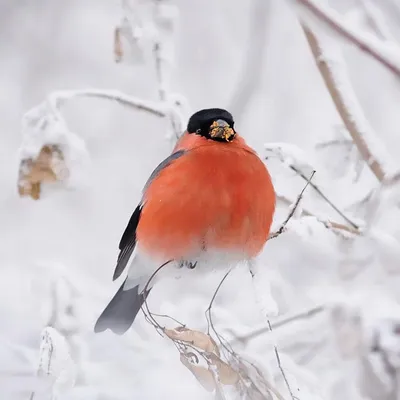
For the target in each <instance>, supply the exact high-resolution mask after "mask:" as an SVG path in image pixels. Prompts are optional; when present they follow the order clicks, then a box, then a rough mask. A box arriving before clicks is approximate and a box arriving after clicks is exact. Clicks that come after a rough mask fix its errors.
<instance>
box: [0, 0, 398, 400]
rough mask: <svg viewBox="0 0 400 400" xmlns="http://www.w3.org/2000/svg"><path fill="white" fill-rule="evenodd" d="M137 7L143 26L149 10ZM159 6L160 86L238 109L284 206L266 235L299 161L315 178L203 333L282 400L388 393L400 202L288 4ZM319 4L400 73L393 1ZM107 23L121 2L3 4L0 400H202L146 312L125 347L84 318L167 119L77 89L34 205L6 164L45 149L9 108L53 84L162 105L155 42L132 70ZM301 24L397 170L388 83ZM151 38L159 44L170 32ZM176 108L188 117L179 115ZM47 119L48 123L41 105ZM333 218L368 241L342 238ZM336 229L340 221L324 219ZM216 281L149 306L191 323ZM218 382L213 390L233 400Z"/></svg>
mask: <svg viewBox="0 0 400 400" xmlns="http://www.w3.org/2000/svg"><path fill="white" fill-rule="evenodd" d="M131 3H132V4H133V10H136V11H138V10H140V12H141V14H140V15H141V16H142V17H143V18H144V21H145V22H146V23H148V22H149V20H150V19H151V13H149V12H150V11H151V9H152V8H151V7H152V6H153V5H154V4H153V3H154V2H152V1H150V0H140V1H136V2H133V1H132V2H131ZM134 3H137V4H134ZM162 3H163V4H164V5H165V3H168V4H166V5H169V4H170V3H169V2H167V1H163V2H162ZM314 3H315V4H318V5H326V3H327V2H326V1H323V0H321V1H318V0H314ZM171 4H173V5H176V7H177V8H176V9H169V11H171V12H172V11H174V10H175V11H176V10H178V11H179V14H178V15H176V16H174V15H175V14H174V12H172V13H171V14H168V13H167V14H165V15H166V18H167V20H168V16H172V17H174V18H176V23H177V25H176V32H175V35H174V37H173V40H172V41H170V37H169V36H168V38H167V39H168V40H167V41H166V42H165V43H164V44H165V45H166V46H167V51H168V54H167V55H168V57H169V58H168V59H167V64H168V65H167V66H168V67H169V66H170V67H171V69H170V72H171V76H170V79H166V82H165V84H166V89H167V92H168V93H169V94H170V95H171V94H172V93H179V94H180V96H182V97H183V98H185V99H186V101H187V104H188V105H189V106H190V110H193V111H194V110H198V109H200V108H206V107H224V108H228V109H230V110H232V112H233V113H234V116H235V115H236V116H237V118H236V119H237V121H236V126H237V129H238V130H239V131H240V133H241V134H242V135H243V136H244V137H245V139H246V140H247V141H248V143H249V144H250V145H252V146H253V147H254V148H256V149H257V151H258V152H259V154H260V155H262V156H268V160H267V165H268V167H269V168H270V172H271V175H272V178H273V181H274V184H275V187H276V191H277V193H278V194H279V196H280V199H279V200H278V204H277V205H278V209H277V212H276V216H275V220H274V230H276V229H277V228H278V227H279V226H280V224H281V223H282V222H283V221H284V220H285V218H286V216H287V215H288V212H289V210H290V204H291V203H293V202H294V201H295V200H296V198H297V196H298V194H299V193H300V191H301V190H302V188H303V187H304V185H305V181H304V179H302V178H301V177H300V176H299V174H296V173H295V172H294V171H293V168H295V169H296V170H298V171H299V172H301V173H303V174H304V175H305V176H307V177H308V176H309V175H310V173H311V172H312V171H313V170H314V169H315V170H316V174H315V176H314V177H313V180H312V183H313V184H314V186H313V187H311V186H309V187H308V188H307V189H306V191H305V193H304V196H303V199H302V201H301V203H300V206H299V207H298V208H297V210H296V212H295V213H294V216H293V217H292V219H291V220H290V221H289V222H288V224H287V226H286V230H285V231H284V232H283V233H282V234H281V235H280V236H279V237H277V238H275V239H273V240H271V241H270V242H268V243H267V245H266V247H265V250H264V251H263V253H262V255H261V256H260V259H259V260H258V265H257V271H258V273H257V274H256V277H255V281H254V282H252V278H251V276H250V274H249V273H248V270H247V268H246V267H244V266H238V267H237V268H236V269H235V270H233V272H232V273H231V274H230V275H229V276H228V278H227V279H226V281H225V282H224V284H223V285H222V287H221V289H220V291H219V293H218V296H217V298H216V300H215V303H214V305H213V308H212V312H213V321H214V323H215V325H216V328H217V330H218V331H219V332H220V333H221V334H222V335H223V336H224V337H225V338H226V339H228V340H230V341H231V342H232V343H233V344H232V345H233V347H234V349H235V351H236V352H237V353H238V354H240V355H241V356H243V357H245V358H246V359H248V360H252V361H253V362H254V363H255V364H256V365H257V366H258V367H259V368H260V369H261V370H263V371H264V375H265V378H266V379H268V380H270V382H272V383H273V386H274V387H276V388H277V390H278V392H279V393H280V394H281V396H282V398H284V399H291V398H298V399H300V400H310V399H327V400H333V399H338V398H340V399H346V400H347V399H349V400H356V399H366V398H370V399H372V400H375V399H379V400H381V399H387V400H392V399H393V400H394V399H398V398H399V397H398V396H400V391H399V390H398V384H399V382H398V381H396V379H397V376H398V369H397V368H398V367H399V366H400V364H399V362H400V358H399V355H400V336H399V334H400V328H399V327H400V306H399V301H400V290H399V287H400V286H399V285H400V280H399V272H400V266H399V261H400V242H399V240H400V229H399V223H398V221H399V220H400V219H399V218H400V213H399V204H398V195H399V191H398V188H396V186H393V185H392V186H388V187H386V188H385V189H383V190H379V187H380V186H379V182H378V180H377V179H376V178H375V176H374V175H373V174H372V173H371V169H370V168H369V166H368V165H367V163H366V162H365V161H363V160H362V158H361V157H360V152H359V151H358V150H357V147H356V146H355V145H354V143H353V141H352V139H351V136H350V135H349V134H348V132H347V131H346V128H345V127H344V125H343V121H342V120H341V118H340V117H339V114H338V113H337V111H336V108H335V106H334V105H333V102H332V99H331V97H330V95H329V92H328V91H327V90H326V86H325V85H324V81H323V79H322V78H321V75H320V73H319V70H318V68H317V67H316V64H315V61H314V59H313V57H312V53H311V51H310V49H309V46H308V44H307V41H306V39H305V36H304V34H303V31H302V29H301V26H300V24H299V22H298V19H297V15H296V12H295V10H296V9H295V8H294V7H292V6H293V2H283V1H279V2H278V1H272V0H270V1H266V0H264V1H261V0H253V1H251V2H250V1H248V2H232V1H231V0H218V1H212V0H190V1H184V0H176V1H173V2H171ZM330 6H331V7H334V9H335V10H336V11H337V12H338V13H339V14H340V20H341V21H343V22H346V24H348V25H350V26H351V28H352V29H353V30H354V32H356V33H359V34H360V35H362V37H365V38H366V39H367V40H368V37H369V36H368V34H369V35H373V36H374V39H375V40H376V41H377V43H378V47H377V48H378V51H381V52H382V54H383V53H384V54H385V55H388V56H390V59H391V60H393V62H394V63H396V60H398V59H399V57H398V55H399V54H400V28H399V26H400V25H399V23H398V22H399V21H400V6H399V5H398V4H397V3H396V1H395V0H380V1H372V0H368V1H367V0H335V1H333V0H331V1H330ZM377 6H378V7H379V8H377ZM149 10H150V11H149ZM167 11H168V9H167ZM138 12H139V11H138ZM132 15H134V16H136V14H132ZM132 15H131V17H132ZM121 16H122V12H121V7H120V4H119V2H118V1H117V0H114V1H112V2H109V1H105V0H86V1H84V2H83V1H78V0H73V1H69V2H54V1H51V0H36V1H35V2H10V1H6V0H0V27H1V29H0V49H1V53H0V54H1V62H0V71H1V73H0V88H1V90H0V111H1V112H0V116H1V118H0V160H1V168H0V188H1V189H0V240H1V244H0V320H1V324H0V393H1V398H4V399H10V400H11V399H12V400H14V399H15V400H19V399H26V400H27V399H29V398H30V396H31V393H32V392H35V396H34V397H33V399H35V400H37V399H50V398H53V399H74V400H75V399H85V400H89V399H121V400H123V399H132V398H134V399H143V400H145V399H165V398H166V399H172V398H174V399H210V398H213V396H214V394H213V393H209V392H207V391H206V390H205V389H204V388H203V387H202V386H201V385H200V384H199V382H198V381H197V380H196V379H195V377H194V376H193V375H192V374H191V373H190V372H189V371H188V369H186V368H185V367H184V366H183V365H182V363H181V362H180V360H179V353H178V351H177V350H176V348H175V347H174V346H173V344H172V343H171V342H170V341H168V340H167V339H165V338H161V337H160V336H159V335H158V334H157V332H156V331H155V330H154V328H153V327H152V326H151V325H149V324H148V323H147V322H146V321H145V319H144V317H143V315H140V316H139V317H138V319H137V320H136V322H135V324H134V328H133V329H132V330H130V331H129V332H128V333H127V334H126V335H124V336H122V337H120V336H116V335H113V334H112V333H110V332H106V333H102V334H97V335H95V334H94V333H93V325H94V322H95V321H96V318H97V317H98V315H99V313H100V312H101V311H102V309H103V307H104V306H105V304H106V303H107V302H108V300H109V298H110V297H111V296H112V295H113V294H114V292H115V291H116V288H117V287H118V286H119V284H120V283H119V282H118V283H113V282H112V280H111V277H112V273H113V268H114V265H115V261H116V257H117V245H118V241H119V239H120V235H121V234H122V232H123V229H124V228H125V225H126V223H127V221H128V219H129V217H130V215H131V213H132V211H133V209H134V208H135V207H136V204H137V202H138V200H139V198H140V195H141V190H142V187H143V185H144V183H145V182H146V180H147V177H148V176H149V174H150V173H151V171H152V170H153V169H154V167H155V166H156V165H157V164H158V162H159V161H160V160H161V159H163V158H164V157H166V156H167V155H168V154H169V152H170V150H171V146H172V144H173V139H172V138H171V136H173V135H171V128H170V126H171V122H170V120H169V119H168V118H160V117H157V116H154V115H152V114H150V113H148V112H145V111H139V110H137V109H135V108H134V107H129V106H127V107H126V106H122V105H121V104H120V103H119V102H117V101H109V100H107V99H102V98H94V97H76V98H72V99H70V100H69V101H67V102H65V104H64V105H62V107H61V108H60V110H61V114H60V115H61V116H62V118H63V120H64V122H65V125H60V124H54V125H51V124H50V125H47V128H48V130H47V131H46V134H47V135H50V136H51V135H52V134H53V135H55V134H58V135H59V136H58V140H59V141H60V145H61V146H64V147H63V149H64V150H65V156H66V163H67V165H66V166H67V168H68V169H69V171H70V174H71V175H70V180H68V181H67V182H66V183H57V184H48V185H43V187H42V193H41V197H40V199H39V200H37V201H34V200H32V199H31V198H30V197H20V196H19V195H18V190H17V181H18V169H19V163H20V159H21V157H24V156H26V155H27V154H30V153H29V152H34V151H35V149H34V148H32V143H41V142H37V141H36V142H35V141H33V142H29V139H32V136H30V135H35V134H36V135H38V140H39V141H40V140H41V138H43V136H41V135H42V133H43V131H40V132H39V133H38V132H37V131H35V127H32V126H31V127H30V129H27V130H24V131H23V130H22V122H23V115H24V114H25V113H26V112H27V111H29V110H30V109H32V108H33V107H35V106H37V105H38V104H41V103H42V102H43V101H44V100H45V99H46V98H47V96H48V95H49V94H50V93H53V92H57V91H69V90H75V89H76V90H89V91H90V90H100V91H107V93H110V91H118V92H121V93H125V94H126V95H127V96H134V97H135V98H139V99H143V100H145V101H149V102H151V103H152V104H154V103H156V102H158V100H159V89H160V88H159V84H158V80H157V75H158V72H159V71H158V70H157V68H156V67H155V63H154V57H153V56H152V52H151V49H150V51H149V43H147V42H144V43H143V49H144V51H143V53H140V52H139V53H140V54H142V55H143V57H144V61H142V62H140V60H139V58H138V53H134V54H133V60H134V61H136V63H135V62H123V63H116V62H115V61H114V54H113V37H114V28H115V26H116V25H117V24H119V23H120V20H121ZM164 22H165V20H164ZM313 23H314V22H313ZM313 23H312V22H310V26H313V27H314V25H313ZM146 26H147V25H146ZM315 27H316V28H315V29H316V32H317V33H318V32H319V34H320V36H319V37H320V39H321V45H322V44H324V45H325V49H326V52H325V53H324V54H325V59H326V60H327V61H328V62H329V61H332V57H333V58H335V60H334V61H335V63H334V64H333V65H334V70H335V72H337V73H338V74H336V75H335V77H336V78H337V77H338V76H339V78H340V77H343V75H340V74H343V73H347V76H346V79H347V83H349V84H348V85H347V84H346V82H345V81H344V80H343V79H341V78H340V79H341V80H340V81H339V84H338V86H340V88H341V89H342V91H343V93H344V94H345V96H346V95H347V97H346V98H347V99H351V101H350V104H349V103H347V106H348V107H349V110H350V111H354V114H353V113H352V115H351V118H354V119H355V120H356V122H358V123H359V124H361V128H360V130H361V133H364V134H368V137H367V144H368V145H370V150H371V152H372V154H373V155H374V156H375V157H377V159H378V160H381V161H382V165H384V167H385V168H386V167H387V168H388V169H389V170H390V172H391V173H392V172H396V171H397V168H399V169H400V161H399V159H398V149H400V135H399V133H398V127H399V125H400V114H399V113H398V104H399V102H400V82H399V77H398V76H395V75H394V74H392V73H391V72H390V71H389V70H388V69H386V68H385V67H384V66H382V65H381V63H379V62H377V61H375V60H373V59H372V58H371V57H370V56H369V55H368V54H365V53H363V52H361V51H360V50H359V49H357V48H356V47H355V46H354V45H351V44H349V42H348V41H346V40H343V39H340V38H339V37H337V36H336V35H333V33H332V32H331V31H329V30H327V29H324V28H323V27H322V26H320V25H318V24H317V25H315ZM150 28H154V27H152V26H150ZM158 28H159V27H158ZM162 28H164V29H165V31H163V38H166V37H167V34H169V27H168V24H167V25H162ZM147 33H148V32H146V34H147ZM150 33H154V31H150ZM168 46H169V47H174V52H173V53H172V52H170V50H171V49H170V48H169V47H168ZM136 50H137V49H136ZM340 53H341V55H340ZM135 54H136V56H135ZM338 54H339V56H342V58H341V61H340V62H338V59H337V57H338ZM135 57H136V58H135ZM131 61H132V60H131ZM170 61H171V64H169V62H170ZM397 63H398V64H400V62H397ZM335 68H336V69H335ZM165 71H166V72H167V75H168V68H166V69H165V70H164V69H163V71H162V72H163V73H164V72H165ZM339 78H337V79H339ZM342 85H343V86H342ZM350 85H351V86H352V88H351V87H350ZM352 90H354V92H351V91H352ZM64 93H65V92H64ZM112 93H113V92H112ZM53 99H54V97H53ZM53 105H54V104H53ZM160 107H161V106H160ZM42 111H43V110H42ZM182 111H184V112H183V115H184V118H185V116H186V114H185V112H186V113H187V112H188V110H182ZM46 113H47V114H46V115H50V116H52V115H53V114H51V110H49V109H46ZM25 121H26V120H25ZM49 121H50V122H51V121H53V122H54V120H48V121H47V122H49ZM56 122H59V121H56ZM60 129H61V131H60ZM367 131H368V132H367ZM60 132H61V133H60ZM53 137H55V136H53ZM28 144H29V146H30V147H29V146H28ZM265 144H267V145H266V146H265ZM389 161H390V162H389ZM315 188H317V189H318V190H319V191H320V192H322V193H323V194H324V196H325V197H326V198H328V199H329V201H330V203H333V204H334V206H335V207H336V208H337V209H339V210H340V212H341V213H339V212H338V211H335V210H334V208H333V207H332V206H331V205H330V204H329V202H327V201H326V199H324V198H323V197H322V196H321V194H320V193H318V192H317V190H316V189H315ZM255 195H256V194H255ZM287 200H288V201H287ZM340 214H342V215H340ZM343 214H344V215H345V216H346V217H347V219H350V220H351V222H353V223H354V224H356V225H357V226H359V227H361V228H363V229H365V232H366V233H365V234H359V232H357V233H356V234H355V233H354V231H355V229H354V226H352V225H351V222H350V223H349V221H348V220H346V218H344V217H343ZM335 224H336V226H339V227H340V228H341V229H339V230H333V229H331V228H329V227H330V226H332V225H333V226H334V225H335ZM327 226H328V227H327ZM343 227H344V228H345V230H343V229H342V228H343ZM349 230H350V232H348V231H349ZM221 278H222V274H221V273H220V274H212V275H209V276H198V275H196V279H195V280H194V279H187V277H184V278H182V279H181V280H178V281H176V280H169V281H165V282H162V283H160V284H158V285H157V288H156V289H154V290H153V291H152V293H151V296H150V298H149V306H150V308H151V309H152V310H153V311H154V312H156V313H160V314H168V315H171V316H173V317H174V318H176V319H177V320H179V321H182V322H183V323H185V324H186V325H187V326H188V327H190V328H192V329H196V330H200V331H203V332H205V331H206V330H207V321H206V318H205V316H204V312H205V310H206V309H207V307H208V305H209V303H210V300H211V297H212V295H213V293H214V291H215V289H216V287H217V286H218V283H219V282H220V279H221ZM253 283H255V286H254V285H253ZM315 307H317V310H316V311H315V312H312V310H313V309H314V308H315ZM310 310H311V311H310ZM321 310H322V311H321ZM307 311H310V313H309V314H307V315H305V316H301V315H300V316H298V317H296V318H295V319H294V321H292V322H290V321H288V320H287V319H288V318H289V317H290V316H292V315H298V314H301V313H302V312H307ZM268 319H269V320H270V321H271V323H272V325H273V331H272V333H271V332H269V329H268ZM161 320H162V321H163V323H167V324H168V326H170V327H173V326H175V324H171V322H170V321H166V320H165V319H164V320H163V319H161ZM48 326H51V327H52V328H47V329H46V330H44V329H45V328H46V327H48ZM259 330H261V333H257V332H258V331H259ZM254 333H257V334H254ZM252 334H254V335H252ZM247 335H250V336H249V338H248V339H247V340H244V339H243V337H244V336H247ZM41 348H42V350H40V349H41ZM276 349H277V350H278V354H279V361H280V367H281V369H282V370H283V371H284V374H285V377H286V378H287V380H288V384H289V386H290V390H291V393H290V392H289V390H288V388H287V383H286V382H285V381H284V378H283V375H282V371H281V369H280V368H279V365H278V360H277V357H276ZM49 357H50V359H51V362H50V364H51V365H50V367H48V358H49ZM38 370H39V374H42V373H43V371H47V370H50V372H51V374H52V376H51V377H50V378H49V379H41V380H39V381H38V382H37V381H36V379H35V376H36V374H37V371H38ZM45 373H46V372H45ZM396 385H397V386H396ZM228 389H229V390H228V391H229V394H226V396H227V398H237V397H234V396H235V393H234V391H232V390H231V389H232V388H228ZM228 391H227V393H228ZM228 395H229V396H231V397H228ZM236 395H237V393H236ZM51 396H53V397H51Z"/></svg>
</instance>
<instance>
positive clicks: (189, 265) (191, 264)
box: [179, 261, 197, 269]
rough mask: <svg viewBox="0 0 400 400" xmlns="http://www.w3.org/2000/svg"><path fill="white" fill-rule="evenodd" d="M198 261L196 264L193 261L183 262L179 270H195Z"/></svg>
mask: <svg viewBox="0 0 400 400" xmlns="http://www.w3.org/2000/svg"><path fill="white" fill-rule="evenodd" d="M196 265H197V261H196V262H191V261H181V262H180V264H179V268H183V267H186V268H189V269H194V268H196Z"/></svg>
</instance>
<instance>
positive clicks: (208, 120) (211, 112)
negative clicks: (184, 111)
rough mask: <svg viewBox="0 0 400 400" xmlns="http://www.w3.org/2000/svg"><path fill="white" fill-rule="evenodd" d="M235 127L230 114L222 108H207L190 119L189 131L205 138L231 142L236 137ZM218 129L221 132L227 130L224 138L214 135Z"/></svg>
mask: <svg viewBox="0 0 400 400" xmlns="http://www.w3.org/2000/svg"><path fill="white" fill-rule="evenodd" d="M216 122H217V124H216ZM221 123H222V124H221ZM223 125H224V126H223ZM233 125H234V121H233V117H232V114H231V113H230V112H228V111H226V110H224V109H222V108H207V109H204V110H200V111H197V112H196V113H194V114H193V115H192V116H191V117H190V119H189V122H188V126H187V131H188V132H189V133H195V134H198V135H201V136H204V137H206V138H208V139H213V140H217V141H230V140H232V139H233V137H234V135H235V131H234V129H233ZM213 127H214V129H213ZM216 127H218V128H219V129H220V132H222V130H223V129H225V135H224V138H223V137H220V135H214V134H213V133H212V132H213V131H214V132H216V130H215V129H216Z"/></svg>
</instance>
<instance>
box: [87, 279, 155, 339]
mask: <svg viewBox="0 0 400 400" xmlns="http://www.w3.org/2000/svg"><path fill="white" fill-rule="evenodd" d="M124 284H125V282H124V283H123V284H122V286H121V287H120V288H119V290H118V292H117V293H116V294H115V296H114V297H113V298H112V300H111V301H110V303H108V306H107V307H106V308H105V309H104V311H103V312H102V313H101V315H100V317H99V318H98V319H97V322H96V324H95V326H94V331H95V333H99V332H103V331H105V330H106V329H107V328H108V329H111V330H112V331H113V332H114V333H116V334H117V335H123V334H124V333H125V332H126V331H127V330H128V329H129V328H130V327H131V326H132V324H133V321H134V320H135V318H136V315H137V313H138V312H139V311H140V308H141V307H142V305H143V303H144V301H145V299H146V297H147V295H148V293H149V291H147V292H146V294H141V293H139V290H138V289H139V286H135V287H133V288H132V289H128V290H123V288H124Z"/></svg>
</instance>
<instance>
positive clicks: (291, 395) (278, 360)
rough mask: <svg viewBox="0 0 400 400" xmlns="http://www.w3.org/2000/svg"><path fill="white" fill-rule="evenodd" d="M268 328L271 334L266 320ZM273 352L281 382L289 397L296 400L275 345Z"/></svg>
mask: <svg viewBox="0 0 400 400" xmlns="http://www.w3.org/2000/svg"><path fill="white" fill-rule="evenodd" d="M268 327H269V330H270V332H272V326H271V323H270V322H269V320H268ZM274 350H275V356H276V361H277V363H278V367H279V370H280V371H281V374H282V377H283V380H284V381H285V384H286V387H287V390H288V391H289V394H290V397H291V398H292V399H293V400H298V399H297V397H296V396H295V395H294V394H293V391H292V388H291V387H290V385H289V381H288V379H287V377H286V374H285V371H284V369H283V367H282V363H281V358H280V356H279V351H278V346H277V345H276V344H275V345H274Z"/></svg>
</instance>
